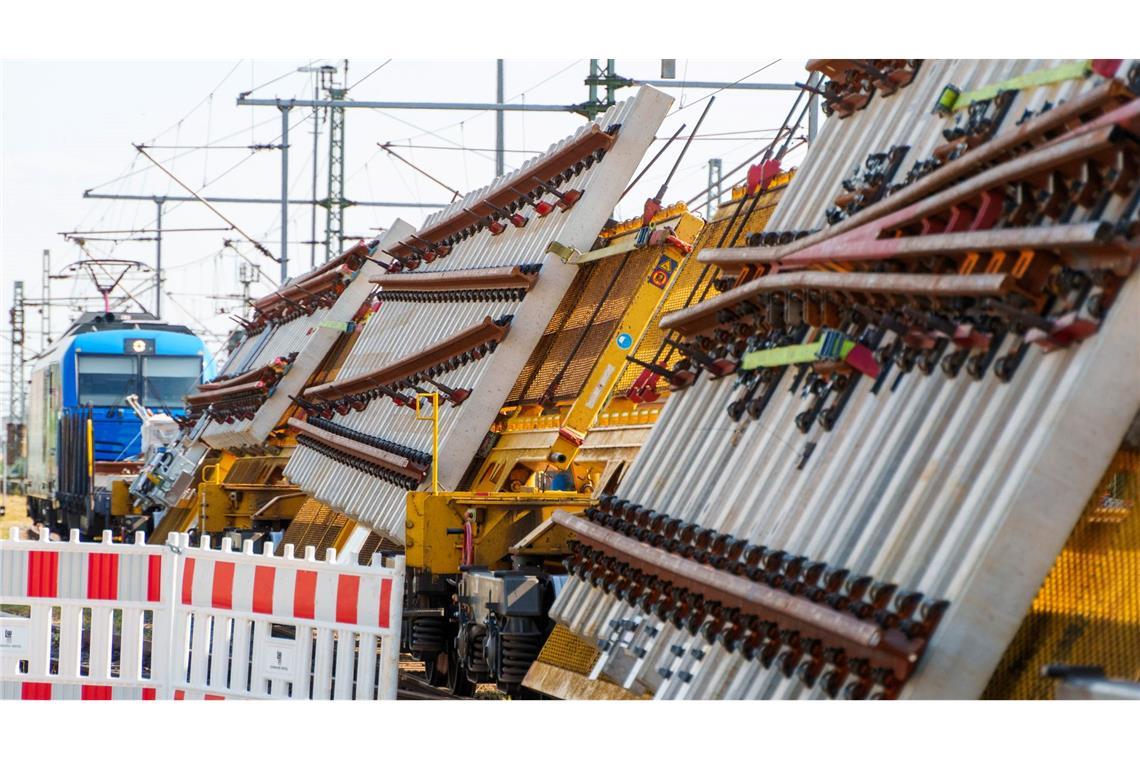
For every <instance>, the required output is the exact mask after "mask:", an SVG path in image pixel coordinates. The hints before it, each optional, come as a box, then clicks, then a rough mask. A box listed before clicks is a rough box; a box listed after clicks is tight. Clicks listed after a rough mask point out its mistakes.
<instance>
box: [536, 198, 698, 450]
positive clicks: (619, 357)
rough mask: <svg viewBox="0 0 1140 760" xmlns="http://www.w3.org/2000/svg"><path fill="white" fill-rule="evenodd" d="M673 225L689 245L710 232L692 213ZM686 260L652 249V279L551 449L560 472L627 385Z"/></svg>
mask: <svg viewBox="0 0 1140 760" xmlns="http://www.w3.org/2000/svg"><path fill="white" fill-rule="evenodd" d="M670 221H673V222H674V223H675V227H673V230H674V235H675V236H676V237H677V238H678V239H679V240H681V241H682V242H684V243H685V244H691V243H692V241H693V240H695V239H696V237H697V234H698V233H699V232H700V231H701V227H702V226H704V225H703V222H701V220H700V219H698V218H697V217H695V216H692V215H691V214H688V213H681V214H680V215H678V216H676V217H674V218H673V219H671V220H670ZM636 236H637V232H636V231H634V230H631V231H629V232H627V233H625V234H624V235H623V236H622V239H621V240H616V241H612V242H611V245H618V246H620V245H622V243H623V241H624V240H625V239H626V238H636ZM686 257H687V253H686V252H685V251H682V250H679V249H678V248H676V247H674V246H672V245H669V244H665V245H657V246H652V247H649V248H647V249H646V250H645V260H646V275H645V277H643V278H642V280H641V283H640V285H639V286H638V288H637V292H636V293H635V294H634V296H633V299H632V300H631V301H630V303H629V307H628V308H627V309H626V310H625V313H624V314H622V318H621V322H619V323H618V326H617V327H616V328H614V331H613V333H611V334H610V339H609V341H608V342H607V343H606V347H605V349H603V351H602V354H601V356H599V357H598V360H597V362H596V363H595V364H594V369H593V371H592V372H591V373H590V376H589V379H587V380H586V385H585V386H584V387H583V389H582V393H581V394H579V396H578V398H577V399H575V400H574V404H573V405H572V406H571V407H570V411H569V412H568V413H567V415H566V418H565V419H564V420H563V421H562V427H561V428H560V429H559V431H558V438H557V439H556V440H555V442H554V445H553V446H551V449H550V455H549V458H550V461H551V462H553V463H554V464H555V465H557V466H558V467H559V468H565V467H568V466H569V465H570V464H571V463H572V462H573V461H574V457H576V456H577V455H578V451H579V449H580V448H581V446H582V443H583V442H584V441H585V438H586V432H587V431H588V430H589V429H590V428H591V427H592V426H593V425H594V423H595V422H597V420H598V417H599V415H600V414H601V413H602V410H603V409H605V407H606V403H607V402H608V401H609V399H610V395H611V394H612V393H613V390H614V388H615V387H616V386H617V384H618V381H619V380H621V376H622V374H623V372H624V370H625V367H626V360H625V358H626V357H627V356H629V355H630V354H632V353H635V352H636V351H637V347H638V346H639V345H640V344H641V340H642V338H644V337H645V334H646V332H648V330H649V327H650V325H651V324H652V323H653V319H654V318H655V317H656V315H657V313H658V311H659V310H660V308H661V304H662V303H664V301H665V299H666V297H667V296H668V295H669V291H670V290H671V288H672V286H673V284H674V283H675V282H676V281H677V275H678V274H679V273H680V271H681V268H682V267H683V266H684V264H685V262H686V261H687V258H686Z"/></svg>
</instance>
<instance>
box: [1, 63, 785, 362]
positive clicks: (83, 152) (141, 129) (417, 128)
mask: <svg viewBox="0 0 1140 760" xmlns="http://www.w3.org/2000/svg"><path fill="white" fill-rule="evenodd" d="M385 60H386V59H379V60H363V59H362V60H355V59H349V70H348V82H349V83H350V84H354V83H356V82H357V81H358V80H360V79H361V78H363V77H365V75H367V74H368V73H369V72H371V71H373V70H374V69H375V68H376V67H377V66H380V65H381V64H382V63H384V61H385ZM323 63H331V64H337V65H339V66H342V67H343V60H341V59H321V60H311V59H297V60H277V61H264V60H241V59H236V58H235V59H232V60H225V61H220V60H219V61H199V62H195V61H186V62H169V61H168V62H143V61H132V62H112V61H95V62H45V61H28V62H22V61H6V62H3V63H2V64H0V76H2V96H0V97H2V100H0V109H2V113H3V142H2V155H3V162H2V167H0V176H2V192H3V204H2V208H0V225H2V230H3V234H2V238H0V246H2V249H0V256H2V261H3V265H4V272H3V280H4V282H3V293H4V298H5V299H9V298H10V294H11V289H12V281H13V280H16V279H22V280H23V281H24V283H25V288H26V289H27V297H28V298H36V299H38V298H39V297H40V287H41V280H42V278H41V274H40V272H41V251H42V250H43V249H45V248H46V249H50V250H51V254H52V258H51V266H52V271H53V273H54V274H60V273H61V272H62V271H63V270H64V268H65V267H66V266H67V265H68V264H70V263H72V262H75V261H77V260H78V259H79V258H80V257H81V255H82V254H81V252H80V250H79V249H78V247H77V246H76V245H75V244H74V243H70V242H67V241H65V240H64V238H63V237H62V236H60V235H59V234H58V233H60V232H65V231H72V230H81V231H85V232H87V231H93V230H133V229H143V230H146V229H151V228H152V227H153V223H154V213H155V205H154V203H152V202H149V201H147V202H136V201H109V200H90V199H84V198H83V197H82V194H83V191H84V190H85V189H88V188H96V189H97V190H98V191H101V192H108V193H119V194H136V195H153V194H160V195H161V194H172V195H185V193H184V192H183V191H182V190H181V189H180V188H178V187H177V186H176V185H175V184H174V183H173V182H172V181H171V180H170V179H169V178H168V177H167V176H165V175H164V174H163V173H162V172H161V171H160V170H159V169H157V168H155V167H153V166H152V165H151V164H150V163H149V162H148V161H147V160H146V159H145V158H144V157H142V156H140V155H138V154H137V153H136V151H135V150H134V148H133V147H132V143H144V144H148V145H155V146H159V147H155V148H154V149H152V150H151V151H150V152H151V154H152V155H153V156H155V158H157V159H158V160H160V161H162V162H163V163H164V164H165V165H166V166H167V167H168V168H169V169H171V170H172V171H173V172H174V173H175V174H176V175H177V176H178V177H179V178H180V179H182V180H183V181H184V182H185V183H186V184H188V185H190V186H191V187H193V188H194V189H196V190H199V189H202V188H204V189H203V190H202V192H203V194H211V195H216V196H241V197H263V198H277V197H279V196H280V186H281V164H280V152H279V151H276V150H261V151H258V152H256V153H255V152H253V151H251V150H249V148H248V146H250V145H258V144H268V143H273V144H276V143H279V141H280V131H281V124H280V114H279V112H278V111H277V109H275V108H266V107H250V106H237V105H236V104H235V99H236V98H237V95H238V94H239V93H240V92H243V91H247V90H250V89H253V88H254V87H257V86H258V85H265V86H262V87H259V88H258V89H257V90H256V92H255V93H254V95H253V96H254V97H267V98H273V97H281V98H294V97H301V98H305V97H310V96H311V94H312V89H313V81H312V75H311V74H306V73H299V72H296V69H297V68H298V67H300V66H309V65H319V64H323ZM803 63H804V59H802V58H800V59H778V58H776V57H768V58H757V59H754V60H741V61H733V62H714V61H698V60H687V59H683V58H682V59H678V60H677V76H678V78H688V79H689V80H693V81H697V80H714V81H736V80H740V79H742V78H745V77H747V79H745V81H749V82H783V83H791V82H793V81H796V80H799V81H803V80H804V79H805V77H806V74H805V72H804V70H803ZM764 67H767V68H764ZM761 68H763V71H760V72H758V73H755V74H753V75H752V76H750V77H749V76H748V75H749V74H752V72H755V71H756V70H757V69H761ZM617 69H618V73H619V74H621V75H623V76H627V77H631V78H634V79H639V78H640V79H657V78H659V74H660V70H659V69H660V61H659V59H657V60H641V61H637V60H624V59H620V58H619V59H617ZM587 71H588V60H587V59H577V60H576V59H560V60H547V61H531V60H519V59H508V60H507V61H506V64H505V93H506V97H507V99H508V100H510V101H512V102H524V100H525V102H527V103H546V104H549V103H555V104H568V103H578V102H581V101H583V100H585V99H586V97H587V88H586V86H585V84H584V83H583V79H584V77H585V76H586V74H587ZM277 77H283V78H281V79H280V80H279V81H277V82H273V83H271V84H267V85H266V84H265V83H266V82H270V81H271V80H273V79H275V78H277ZM668 91H669V92H670V94H672V95H673V96H674V97H675V98H676V103H675V104H674V113H673V114H672V115H670V116H669V117H668V118H667V119H666V121H665V123H664V125H663V126H662V128H661V130H660V131H661V136H662V137H665V136H668V135H670V134H672V133H673V132H674V131H675V130H676V129H677V128H678V127H679V126H680V125H681V124H682V123H687V124H688V127H687V128H686V133H687V132H688V130H689V129H691V128H692V127H693V125H694V124H695V123H696V121H697V119H698V118H699V116H700V112H701V110H702V109H703V108H704V106H705V104H706V102H707V101H704V100H701V102H697V101H698V100H700V99H702V98H704V97H705V96H707V95H709V94H710V92H711V91H710V90H685V91H682V90H679V89H671V90H668ZM633 94H634V89H633V88H627V89H624V90H621V91H620V92H619V94H618V96H619V98H622V97H629V96H632V95H633ZM350 97H351V98H352V99H356V100H385V101H449V102H455V101H463V102H491V101H493V100H494V98H495V62H494V60H493V59H487V60H472V61H449V62H433V61H424V60H418V61H417V60H403V59H395V60H392V61H391V62H390V63H388V64H387V65H385V66H383V67H382V68H381V69H380V70H378V71H376V72H375V73H374V74H372V75H371V76H368V78H367V79H365V80H364V81H363V82H361V83H360V84H359V85H357V86H355V87H354V88H353V89H352V91H351V93H350ZM794 99H795V93H794V92H757V91H731V92H730V91H723V92H719V93H716V101H715V103H714V104H713V106H712V109H711V110H710V112H709V115H708V117H707V118H706V120H705V122H704V124H703V125H702V127H701V131H700V133H699V135H698V139H697V140H696V141H694V143H693V145H692V147H691V148H690V149H689V151H688V153H687V154H686V156H685V158H684V161H683V162H682V164H681V166H680V167H679V169H678V171H677V173H676V175H675V177H674V179H673V181H672V183H671V185H670V187H669V191H668V193H667V195H666V198H665V200H666V201H667V202H671V201H677V200H685V199H688V198H690V197H692V196H693V195H695V194H696V193H698V192H700V191H701V190H703V189H704V188H705V186H706V183H707V165H708V160H709V159H710V158H713V157H721V158H723V160H724V168H725V169H726V170H727V169H729V168H731V167H732V166H734V165H736V164H737V163H739V162H740V161H742V160H744V159H745V158H747V157H748V156H749V155H751V154H753V153H755V152H757V151H758V150H760V149H762V148H763V147H764V146H765V145H766V144H767V143H768V141H769V140H771V138H772V136H773V134H774V131H775V129H776V128H778V127H779V126H780V124H781V122H782V121H783V118H784V116H785V114H786V113H787V111H788V109H789V107H790V106H791V104H792V101H793V100H794ZM311 113H312V112H311V110H305V109H295V110H294V111H293V112H292V114H291V123H292V124H293V125H294V128H293V129H292V131H291V133H290V147H291V150H290V159H289V165H290V172H289V175H290V178H289V184H290V195H291V196H292V197H295V198H310V197H311V193H312V171H313V133H312V123H313V122H312V119H311V118H309V117H310V116H311ZM581 123H582V117H581V116H578V115H575V114H562V113H517V112H514V113H508V114H507V115H506V121H505V131H506V146H507V149H508V150H510V151H519V152H510V153H507V155H506V163H507V168H508V170H509V169H510V167H511V166H517V165H518V164H519V163H521V162H522V161H523V160H524V159H525V158H526V157H528V156H531V155H534V152H540V151H543V150H545V149H546V148H547V147H548V146H549V145H550V144H551V143H552V142H554V141H555V140H557V139H560V138H561V137H563V136H564V135H566V134H568V133H569V132H571V131H572V130H574V129H575V128H576V127H577V126H578V125H580V124H581ZM494 126H495V116H494V114H493V113H492V112H487V111H480V112H471V111H420V110H391V111H373V110H366V109H354V110H349V111H348V112H347V121H346V185H347V188H346V194H347V196H348V197H349V198H350V199H354V200H378V201H379V200H382V201H415V202H434V203H445V202H447V201H449V200H450V195H449V193H448V192H447V191H446V190H444V189H442V188H440V187H438V186H436V185H434V184H433V183H432V182H431V181H430V180H428V179H426V178H424V177H423V176H421V175H419V174H418V173H416V172H415V171H414V170H412V169H410V168H408V167H407V166H404V165H403V164H401V163H399V162H397V161H395V160H394V159H392V158H390V157H389V156H388V155H387V154H386V153H384V152H383V151H381V150H380V148H379V147H378V146H377V143H381V142H391V143H394V144H395V146H397V148H396V149H397V150H399V152H400V153H401V154H402V155H404V156H406V157H407V158H408V159H409V160H411V161H412V162H414V163H416V164H417V165H419V166H422V167H423V168H424V169H425V170H426V171H428V172H430V173H431V174H433V175H434V176H436V177H438V178H439V179H441V180H442V181H443V182H445V183H446V184H448V185H450V186H451V187H454V188H456V189H458V190H460V191H466V190H470V189H474V188H477V187H480V186H482V185H484V184H486V183H487V182H489V181H490V180H491V179H492V178H493V177H494V154H493V153H492V152H491V151H490V150H489V149H491V148H493V147H494V144H495V139H494ZM804 129H805V134H806V124H805V125H804ZM726 133H727V134H726ZM702 136H704V137H705V138H706V139H701V138H702ZM327 139H328V138H327V129H325V128H322V134H321V136H320V144H319V148H318V156H317V160H318V192H317V197H318V198H322V197H324V196H325V195H326V188H325V182H326V174H325V171H326V166H327V151H328V145H327ZM206 144H215V145H217V146H218V147H217V148H214V149H210V150H191V148H193V147H194V146H202V145H206ZM663 144H664V143H658V145H663ZM165 146H186V147H184V148H177V147H165ZM459 147H465V148H475V149H482V150H480V151H479V152H475V151H471V150H451V149H449V148H459ZM680 147H681V143H680V141H679V140H678V141H677V143H675V144H674V145H673V146H672V147H671V148H670V150H669V152H668V153H666V155H665V156H663V157H662V159H661V160H660V161H659V162H657V164H656V165H655V166H654V167H653V168H652V170H651V171H650V172H649V173H648V174H647V175H646V177H645V178H644V179H643V180H642V181H641V183H640V185H639V186H638V188H637V189H636V190H635V191H633V192H631V193H630V194H629V195H628V196H627V197H626V199H625V201H624V202H623V204H622V206H621V208H620V209H619V210H618V212H619V214H618V215H619V216H621V217H623V218H624V217H629V216H633V215H636V214H638V213H640V209H641V205H642V203H643V202H644V199H645V198H646V197H647V196H649V195H652V194H654V193H655V192H656V191H657V189H658V186H659V185H660V183H661V182H662V181H663V180H664V177H665V175H666V174H667V173H668V170H669V168H670V167H671V165H672V163H673V160H674V159H675V157H676V156H677V154H678V152H679V151H680ZM441 148H443V149H441ZM655 150H656V148H654V149H652V150H651V151H650V153H648V154H647V157H648V156H650V155H652V153H653V152H655ZM523 151H530V152H523ZM803 154H804V149H803V148H801V149H799V150H798V151H796V152H795V153H793V154H792V155H791V158H790V161H789V163H796V162H797V161H798V160H799V159H800V158H802V156H803ZM235 165H236V168H234V167H235ZM220 208H221V210H222V211H223V213H225V214H226V215H227V216H228V217H229V218H230V219H231V220H232V221H233V222H234V223H236V224H237V225H238V226H239V227H241V228H242V229H244V230H245V231H246V232H248V233H249V234H251V235H252V236H253V237H254V238H256V239H258V240H262V241H264V243H265V245H266V247H267V248H268V249H269V250H271V251H273V252H274V253H277V252H278V251H279V248H280V242H279V241H280V211H279V206H276V205H264V206H252V205H221V206H220ZM426 213H430V211H428V210H420V209H391V208H369V207H356V208H350V209H348V210H347V211H346V225H345V232H346V234H348V235H359V236H370V235H374V234H375V228H377V227H384V226H387V225H388V224H390V223H391V222H392V220H393V219H395V218H396V217H397V216H401V217H403V218H405V219H407V220H408V221H409V222H411V223H413V224H417V225H418V224H419V223H420V222H421V221H422V220H423V218H424V215H425V214H426ZM163 224H164V226H165V227H166V228H168V229H171V228H194V227H205V228H216V227H219V226H224V224H222V223H221V222H220V220H219V219H217V218H216V217H214V216H213V215H212V214H211V213H210V212H209V211H208V210H206V209H205V208H203V207H202V206H201V205H200V204H196V203H168V204H166V206H165V211H164V220H163ZM310 224H311V215H310V210H309V207H306V206H296V205H294V206H290V218H289V239H290V245H289V250H290V258H291V260H292V265H291V266H290V269H289V272H290V275H291V276H295V275H297V274H300V273H302V272H304V271H305V270H307V269H308V268H309V264H310V253H311V252H310V247H309V246H307V245H305V244H304V242H305V241H309V240H311V239H312V236H311V234H310ZM317 228H318V229H317V238H318V239H323V229H324V211H323V210H318V213H317ZM91 237H124V236H123V235H105V236H100V235H97V234H93V235H91ZM135 237H144V238H145V237H152V235H151V234H150V233H146V232H144V233H140V234H138V235H136V236H135ZM236 237H238V236H237V235H236V234H235V233H233V232H220V231H209V232H186V233H174V232H172V233H168V234H167V235H166V236H165V237H164V243H163V265H164V268H165V269H166V283H165V293H164V299H163V300H164V309H163V312H164V313H163V316H164V317H166V318H168V319H170V320H172V321H178V322H182V323H184V324H187V325H189V326H190V327H192V328H194V329H196V330H202V329H205V328H208V330H209V331H210V332H212V333H215V334H217V335H221V334H224V332H225V331H226V330H227V329H228V327H229V326H230V325H232V323H231V322H229V321H228V319H227V318H226V317H225V316H223V315H220V314H218V311H219V310H225V309H232V308H234V307H235V306H236V305H237V302H236V301H234V300H229V299H226V298H225V296H228V295H233V294H235V293H237V292H239V285H238V282H237V269H238V263H239V261H240V260H241V259H240V258H239V256H238V255H237V254H236V253H235V252H234V251H233V250H231V249H227V248H224V247H223V240H224V239H226V238H236ZM87 248H88V250H90V251H91V252H92V253H93V254H94V255H97V256H100V257H107V258H123V259H137V260H140V261H143V262H145V263H147V264H149V265H153V263H154V254H155V250H154V243H153V242H150V241H135V242H121V243H117V244H116V243H113V242H108V241H98V240H94V241H90V242H88V243H87ZM238 249H239V250H241V251H242V252H244V253H246V254H247V255H248V256H249V257H250V258H251V259H253V260H254V261H256V262H258V263H260V264H263V265H264V270H265V275H266V276H267V277H268V278H273V279H277V278H278V269H279V267H278V265H277V264H274V263H273V262H272V261H270V260H268V259H266V258H264V257H260V256H259V255H258V254H257V253H256V251H254V250H252V248H251V247H250V246H249V245H247V244H244V243H240V244H239V245H238ZM317 255H318V260H323V254H322V252H321V251H320V250H319V249H318V253H317ZM146 277H147V276H146V275H142V274H137V275H136V274H131V275H129V276H128V278H127V279H126V280H124V284H126V285H127V286H128V287H129V289H130V290H132V291H137V292H139V294H140V295H139V296H138V298H139V300H140V301H141V302H142V303H143V304H144V305H146V306H148V307H150V306H151V305H152V304H153V303H154V294H153V290H151V289H149V286H148V283H146V282H144V280H145V278H146ZM51 287H52V291H51V293H52V297H53V298H61V297H67V296H88V297H93V296H95V295H96V291H95V290H94V289H93V288H92V287H91V286H90V284H89V281H87V280H86V279H73V280H54V281H53V282H52V284H51ZM270 287H271V285H270V282H269V280H268V279H265V280H263V281H262V283H261V284H260V285H255V286H254V293H255V294H256V293H258V292H264V291H266V290H268V289H269V288H270ZM167 294H169V295H167ZM96 303H97V302H96V301H89V302H88V304H89V305H94V304H96ZM74 313H75V312H74V311H69V310H68V309H66V308H65V307H62V306H61V307H60V308H57V309H53V319H52V327H53V331H54V333H55V334H56V335H58V334H59V332H60V331H61V330H62V329H63V328H64V327H65V326H66V324H67V323H68V322H69V321H70V319H71V317H72V316H73V314H74ZM38 328H39V319H38V317H37V316H36V315H34V314H33V315H30V316H29V325H28V329H29V338H28V342H29V346H30V347H31V348H32V349H35V348H38V346H39V335H38Z"/></svg>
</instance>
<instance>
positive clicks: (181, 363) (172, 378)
mask: <svg viewBox="0 0 1140 760" xmlns="http://www.w3.org/2000/svg"><path fill="white" fill-rule="evenodd" d="M140 362H141V364H140ZM201 374H202V359H201V357H198V356H80V357H79V403H80V404H81V405H83V404H90V405H92V406H126V405H127V402H126V397H127V396H129V395H131V394H136V395H138V396H140V397H141V398H142V400H143V404H144V405H145V406H148V407H159V408H181V407H182V406H184V402H183V400H182V397H183V396H185V395H186V394H187V393H189V392H191V390H193V388H194V386H195V385H196V384H197V383H199V382H200V381H201Z"/></svg>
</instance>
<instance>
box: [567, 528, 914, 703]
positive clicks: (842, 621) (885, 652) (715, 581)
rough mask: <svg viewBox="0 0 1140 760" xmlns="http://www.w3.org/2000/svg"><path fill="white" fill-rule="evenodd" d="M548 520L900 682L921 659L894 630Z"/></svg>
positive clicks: (629, 541)
mask: <svg viewBox="0 0 1140 760" xmlns="http://www.w3.org/2000/svg"><path fill="white" fill-rule="evenodd" d="M552 519H553V521H554V523H555V524H557V525H561V526H562V527H564V528H566V529H567V530H569V531H571V532H572V533H574V535H575V536H576V538H577V539H578V541H580V542H581V543H583V544H586V545H587V546H590V547H592V548H594V549H598V550H600V551H602V552H603V553H604V554H606V555H608V556H611V557H614V558H615V559H618V560H619V561H622V562H627V563H629V564H632V565H635V566H638V567H640V568H642V569H643V570H644V571H645V572H648V573H650V574H651V575H654V576H656V577H657V578H658V579H661V580H664V581H667V582H669V583H672V584H674V585H675V586H679V587H681V588H684V589H687V590H689V591H692V592H695V593H697V594H700V595H701V596H702V597H704V599H705V600H706V601H715V602H719V603H720V604H722V605H724V606H725V607H728V608H737V609H740V610H741V611H742V612H744V613H746V614H751V615H755V616H757V617H758V618H760V619H762V620H768V621H772V622H774V623H775V624H776V625H777V626H779V627H780V628H786V629H791V630H795V631H798V632H799V634H800V636H802V637H804V638H812V639H819V640H820V641H822V642H824V644H825V646H827V645H830V646H840V647H842V648H843V649H845V650H846V652H847V654H848V656H849V657H858V658H866V659H867V660H868V661H869V662H870V663H871V665H872V667H886V668H889V669H890V670H891V671H892V672H893V673H894V675H895V676H896V677H897V678H899V679H900V680H903V679H905V678H906V677H907V676H908V675H909V674H910V672H911V670H912V669H913V668H914V665H915V663H916V662H917V661H918V658H919V655H920V654H921V651H922V647H923V642H921V641H917V640H915V641H912V640H909V639H907V638H906V637H905V636H904V635H903V634H902V633H901V632H899V631H897V630H884V629H883V628H881V627H880V626H879V625H877V624H876V623H872V622H867V621H864V620H859V619H858V618H856V617H854V616H851V615H845V614H843V613H842V612H839V611H838V610H834V609H832V608H831V607H828V606H827V605H824V604H816V603H814V602H812V601H810V600H808V599H804V598H802V597H797V596H793V595H792V594H789V593H788V592H786V591H782V590H780V589H775V588H772V587H770V586H767V585H765V584H762V583H756V582H754V581H752V580H749V579H748V578H745V577H742V576H739V575H734V574H732V573H728V572H725V571H723V570H717V569H716V568H714V567H711V566H709V565H704V564H701V563H700V562H695V561H693V560H691V559H685V558H684V557H682V556H680V555H678V554H672V553H670V552H667V551H664V550H663V549H658V548H656V547H653V546H650V545H648V544H645V543H642V542H641V541H638V540H637V539H634V538H630V537H628V536H624V535H622V534H620V533H616V532H614V531H612V530H608V529H606V528H603V527H601V526H599V525H595V524H594V523H592V522H590V521H589V520H586V519H583V518H581V517H577V516H575V515H572V514H569V513H567V512H563V511H562V510H558V511H556V512H555V513H554V515H553V517H552Z"/></svg>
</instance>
